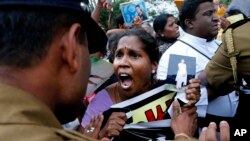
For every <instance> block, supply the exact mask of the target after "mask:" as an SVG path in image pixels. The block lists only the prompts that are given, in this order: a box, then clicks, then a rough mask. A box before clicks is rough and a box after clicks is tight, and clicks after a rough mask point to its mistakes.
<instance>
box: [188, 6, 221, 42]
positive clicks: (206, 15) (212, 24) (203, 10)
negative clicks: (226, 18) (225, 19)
mask: <svg viewBox="0 0 250 141" xmlns="http://www.w3.org/2000/svg"><path fill="white" fill-rule="evenodd" d="M215 12H216V10H215V8H214V4H213V3H212V2H205V3H202V4H200V5H199V7H198V9H197V13H196V15H195V18H194V20H193V26H194V27H193V28H194V30H195V31H196V33H197V34H198V36H199V37H201V38H205V39H207V40H212V39H214V38H215V37H216V35H217V33H218V18H217V17H216V15H215Z"/></svg>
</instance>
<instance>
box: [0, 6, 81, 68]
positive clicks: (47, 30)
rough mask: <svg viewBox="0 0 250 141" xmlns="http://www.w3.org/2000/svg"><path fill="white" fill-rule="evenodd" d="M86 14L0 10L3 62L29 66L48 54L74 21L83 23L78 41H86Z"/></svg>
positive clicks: (1, 57) (50, 10) (62, 11)
mask: <svg viewBox="0 0 250 141" xmlns="http://www.w3.org/2000/svg"><path fill="white" fill-rule="evenodd" d="M84 19H85V18H84V14H81V13H80V12H73V11H67V10H66V11H65V10H60V9H56V10H53V9H46V10H41V9H37V10H34V9H26V10H23V9H22V10H21V9H17V10H1V11H0V29H1V30H0V65H5V66H11V67H16V68H28V67H31V66H34V65H35V64H37V63H39V61H40V60H42V59H43V57H44V56H46V54H47V51H48V50H49V48H48V47H49V45H50V44H51V43H52V41H53V39H54V38H55V37H56V36H57V34H58V33H59V32H63V31H64V30H65V29H67V28H69V27H70V26H71V25H72V24H73V23H80V24H81V25H82V28H81V32H80V34H79V39H78V40H79V42H80V43H83V42H84V38H85V37H84V34H85V29H84V27H85V26H84V23H85V22H84Z"/></svg>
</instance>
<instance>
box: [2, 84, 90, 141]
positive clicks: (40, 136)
mask: <svg viewBox="0 0 250 141" xmlns="http://www.w3.org/2000/svg"><path fill="white" fill-rule="evenodd" d="M0 111H1V116H0V141H94V140H95V139H92V138H89V137H86V136H84V135H82V134H79V133H77V132H74V131H66V130H64V129H63V128H62V126H61V124H60V123H59V121H58V120H57V119H56V117H55V116H54V114H53V113H52V112H51V110H50V109H49V108H48V107H47V106H46V105H44V104H43V103H42V102H40V101H39V100H38V99H36V98H35V97H34V96H33V95H31V94H28V93H27V92H25V91H22V90H20V89H17V88H15V87H12V86H9V85H5V84H0Z"/></svg>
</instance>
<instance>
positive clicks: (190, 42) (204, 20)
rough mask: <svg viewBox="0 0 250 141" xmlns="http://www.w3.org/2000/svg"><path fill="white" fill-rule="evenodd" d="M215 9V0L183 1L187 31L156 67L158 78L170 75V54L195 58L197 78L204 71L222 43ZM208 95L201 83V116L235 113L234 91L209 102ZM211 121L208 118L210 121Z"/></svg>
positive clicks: (235, 99) (183, 19)
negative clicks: (219, 38) (217, 38)
mask: <svg viewBox="0 0 250 141" xmlns="http://www.w3.org/2000/svg"><path fill="white" fill-rule="evenodd" d="M215 12H216V9H215V8H214V4H213V0H186V1H185V2H184V4H183V7H182V10H181V12H180V23H181V27H182V28H183V30H184V31H185V34H184V35H183V36H181V37H180V38H179V40H178V41H177V42H175V43H174V44H173V45H172V46H171V47H170V48H169V49H168V50H166V51H165V53H164V54H163V55H162V57H161V59H160V62H159V66H158V70H157V78H158V79H160V80H165V79H166V78H167V75H168V64H169V56H170V54H176V55H184V56H191V57H195V58H196V74H195V75H196V77H197V76H198V75H199V74H200V73H201V72H202V71H203V70H204V68H205V66H206V64H207V63H208V62H209V60H210V59H211V58H212V56H213V55H214V53H215V51H216V50H217V48H218V47H219V45H220V42H219V41H217V40H215V37H216V35H217V33H218V18H217V17H216V16H215ZM208 97H209V96H208ZM208 97H207V89H206V88H205V87H204V86H202V87H201V98H200V101H199V102H198V103H197V105H198V107H197V112H198V114H199V117H205V116H206V119H207V118H208V115H212V116H216V118H217V116H218V118H217V119H219V120H220V117H223V118H224V117H233V116H234V114H235V111H236V109H237V105H238V96H236V95H235V92H232V93H231V94H229V95H226V96H221V97H217V98H215V99H213V100H211V101H209V103H208V101H207V100H208ZM209 98H210V97H209ZM204 109H206V110H204ZM225 119H226V118H225ZM209 120H210V119H209V118H208V121H207V123H209ZM202 126H203V125H202Z"/></svg>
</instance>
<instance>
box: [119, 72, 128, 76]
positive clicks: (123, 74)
mask: <svg viewBox="0 0 250 141" xmlns="http://www.w3.org/2000/svg"><path fill="white" fill-rule="evenodd" d="M120 76H128V74H125V73H122V74H120Z"/></svg>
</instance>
